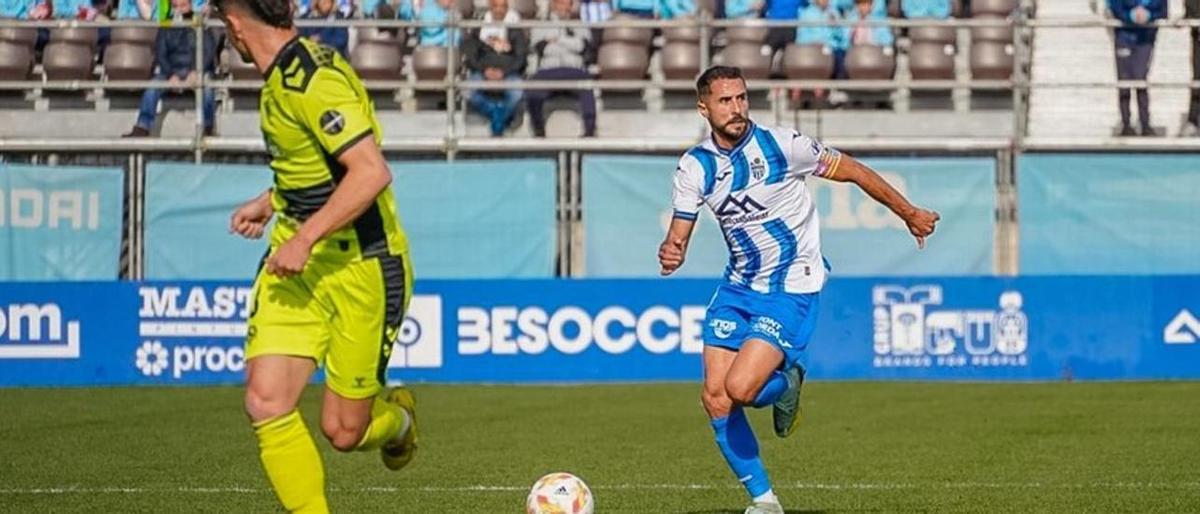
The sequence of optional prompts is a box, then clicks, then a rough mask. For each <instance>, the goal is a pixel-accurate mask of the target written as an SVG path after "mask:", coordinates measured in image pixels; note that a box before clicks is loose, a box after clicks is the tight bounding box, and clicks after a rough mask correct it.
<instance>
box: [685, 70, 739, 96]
mask: <svg viewBox="0 0 1200 514" xmlns="http://www.w3.org/2000/svg"><path fill="white" fill-rule="evenodd" d="M719 79H738V80H741V81H742V82H745V81H746V77H744V76H742V69H741V68H738V67H737V66H713V67H710V68H709V69H707V70H704V73H701V74H700V78H698V79H696V96H698V97H700V98H704V97H706V96H708V94H709V93H711V92H712V83H713V81H716V80H719Z"/></svg>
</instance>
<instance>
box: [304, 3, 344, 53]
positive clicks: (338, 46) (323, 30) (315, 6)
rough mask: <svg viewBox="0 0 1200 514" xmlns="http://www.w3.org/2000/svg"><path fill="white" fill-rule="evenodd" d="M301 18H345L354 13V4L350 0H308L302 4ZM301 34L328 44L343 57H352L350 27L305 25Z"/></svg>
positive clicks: (330, 19) (331, 19)
mask: <svg viewBox="0 0 1200 514" xmlns="http://www.w3.org/2000/svg"><path fill="white" fill-rule="evenodd" d="M297 14H298V17H299V18H303V19H307V20H329V21H334V20H344V19H346V18H349V17H350V15H352V14H354V5H353V4H352V3H351V2H350V1H349V0H341V1H335V0H308V1H305V2H302V3H301V5H300V12H299V13H297ZM300 35H301V36H304V37H306V38H309V39H311V40H313V41H316V42H318V43H321V44H322V45H325V46H328V47H330V48H332V49H334V50H337V51H338V53H340V54H342V57H345V58H347V59H349V58H350V29H348V28H346V27H337V26H333V25H326V26H324V27H304V28H302V29H300Z"/></svg>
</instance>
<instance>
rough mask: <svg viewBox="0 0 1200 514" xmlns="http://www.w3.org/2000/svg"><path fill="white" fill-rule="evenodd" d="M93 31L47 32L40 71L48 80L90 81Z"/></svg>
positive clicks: (94, 34)
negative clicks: (47, 38)
mask: <svg viewBox="0 0 1200 514" xmlns="http://www.w3.org/2000/svg"><path fill="white" fill-rule="evenodd" d="M96 36H97V31H96V29H94V28H79V27H72V28H62V29H52V30H51V31H50V42H49V43H48V44H47V45H46V49H45V50H44V51H43V53H42V70H43V71H44V72H45V74H46V78H47V79H48V80H90V79H91V78H92V68H93V67H94V65H95V63H96V56H95V51H96Z"/></svg>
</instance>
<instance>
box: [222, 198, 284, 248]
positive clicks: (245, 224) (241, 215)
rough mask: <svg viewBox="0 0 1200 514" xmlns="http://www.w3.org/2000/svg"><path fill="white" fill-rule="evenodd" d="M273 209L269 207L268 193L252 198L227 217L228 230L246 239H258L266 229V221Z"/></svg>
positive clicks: (269, 218) (268, 219) (273, 212)
mask: <svg viewBox="0 0 1200 514" xmlns="http://www.w3.org/2000/svg"><path fill="white" fill-rule="evenodd" d="M273 214H275V211H274V210H273V209H272V208H271V199H270V196H269V195H266V194H264V195H262V196H259V197H258V198H254V199H253V200H250V201H248V202H246V203H244V204H242V205H241V206H240V207H238V208H237V210H235V211H233V216H231V217H230V219H229V231H230V232H233V233H235V234H238V235H240V236H242V237H244V238H246V239H258V238H260V237H262V235H263V232H264V231H265V230H266V229H267V222H269V221H271V216H272V215H273Z"/></svg>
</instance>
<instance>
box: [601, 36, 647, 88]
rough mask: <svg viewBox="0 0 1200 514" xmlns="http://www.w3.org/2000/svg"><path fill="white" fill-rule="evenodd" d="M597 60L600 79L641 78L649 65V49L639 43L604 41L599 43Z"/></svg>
mask: <svg viewBox="0 0 1200 514" xmlns="http://www.w3.org/2000/svg"><path fill="white" fill-rule="evenodd" d="M597 61H598V64H599V67H600V78H601V79H606V80H641V79H643V78H645V77H646V69H647V68H649V67H650V49H649V48H648V46H647V45H642V44H640V43H628V42H622V41H617V42H606V43H604V44H602V45H600V51H599V57H598V59H597Z"/></svg>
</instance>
